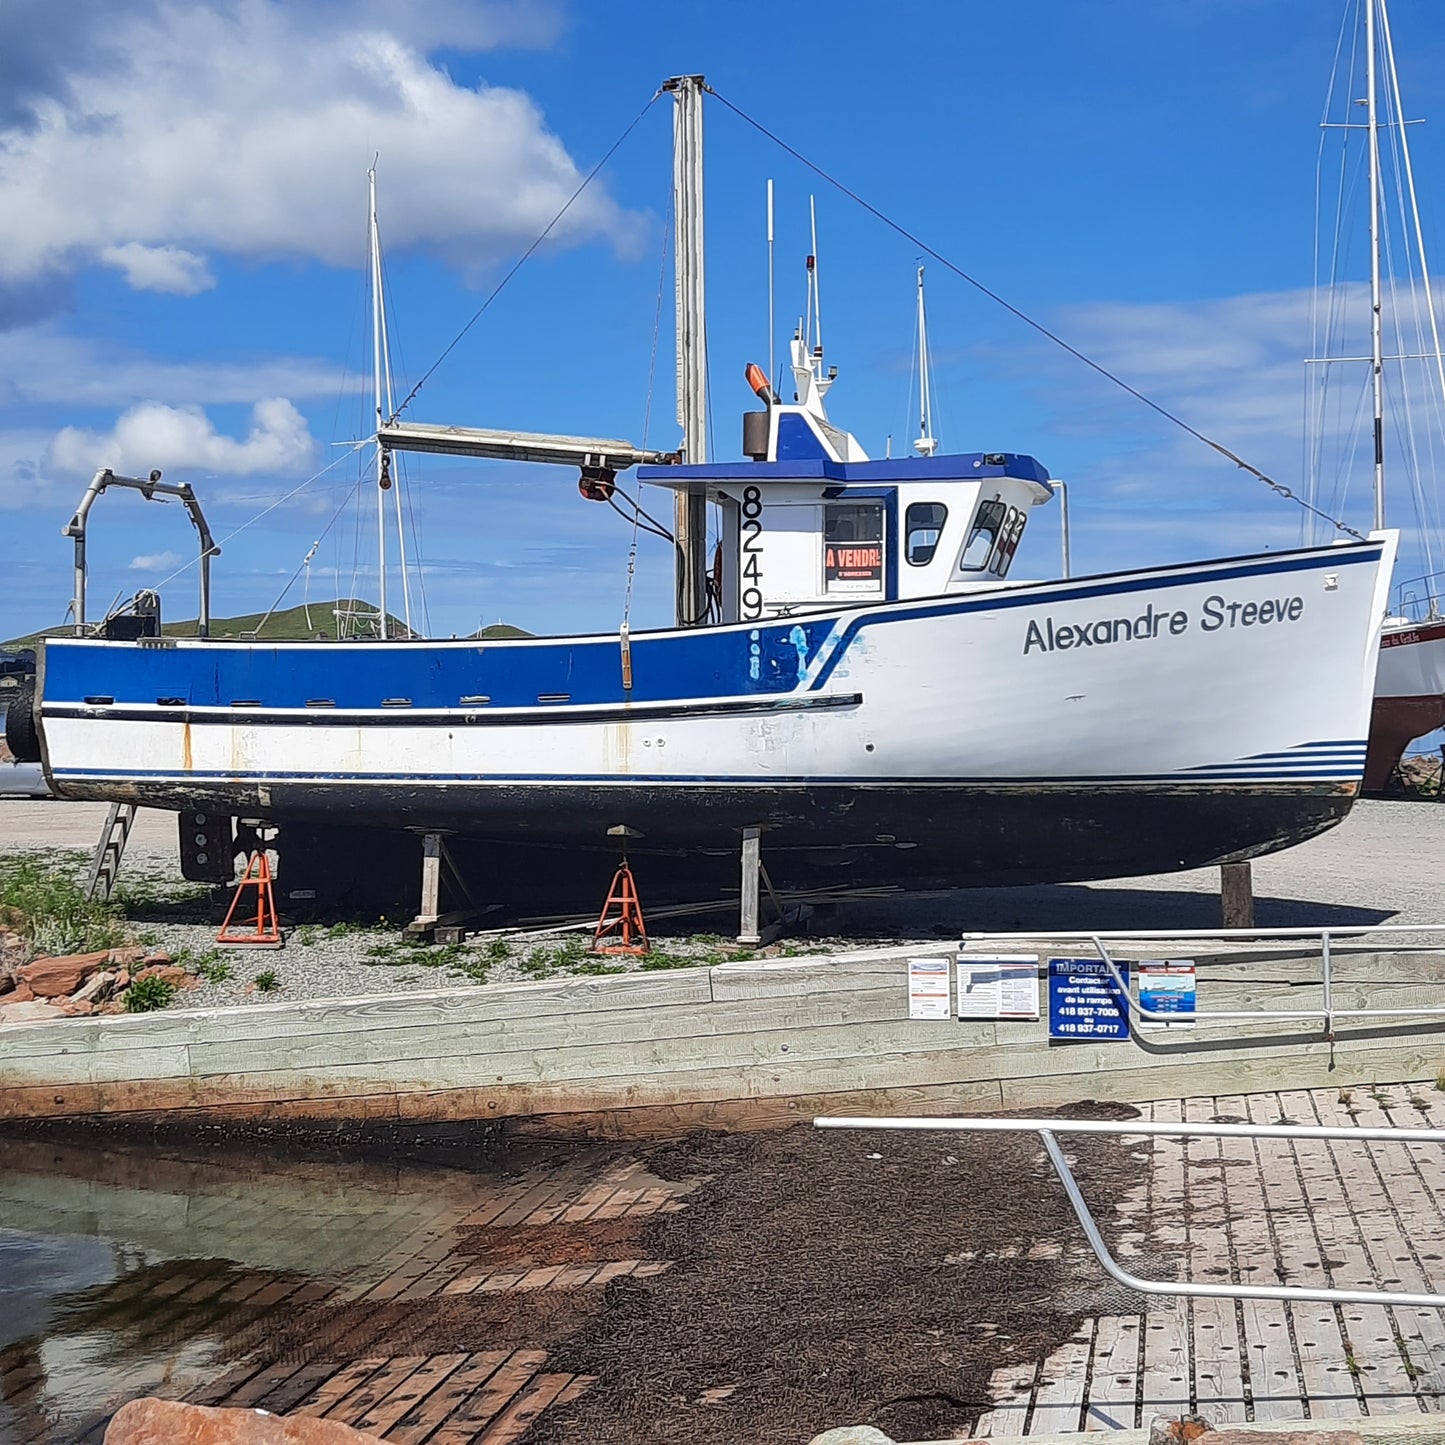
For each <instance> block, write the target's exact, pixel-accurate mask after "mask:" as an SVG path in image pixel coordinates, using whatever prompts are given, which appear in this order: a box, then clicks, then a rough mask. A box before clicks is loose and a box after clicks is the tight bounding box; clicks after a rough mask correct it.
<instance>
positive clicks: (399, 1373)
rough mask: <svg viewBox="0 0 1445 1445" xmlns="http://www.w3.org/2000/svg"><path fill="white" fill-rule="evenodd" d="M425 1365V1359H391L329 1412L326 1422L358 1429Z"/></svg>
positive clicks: (411, 1356)
mask: <svg viewBox="0 0 1445 1445" xmlns="http://www.w3.org/2000/svg"><path fill="white" fill-rule="evenodd" d="M424 1364H426V1356H425V1355H392V1356H391V1357H390V1358H388V1359H387V1361H386V1363H385V1364H384V1365H382V1367H381V1368H380V1369H379V1370H374V1371H373V1372H372V1373H371V1374H370V1375H369V1376H368V1377H367V1378H366V1379H365V1380H363V1381H361V1382H360V1383H358V1384H357V1385H356V1387H355V1388H354V1389H353V1390H352V1391H351V1392H350V1393H349V1394H346V1395H343V1396H342V1397H341V1398H340V1399H339V1400H337V1401H336V1403H335V1404H334V1405H332V1406H331V1407H330V1408H329V1409H327V1410H326V1411H325V1412H324V1418H326V1419H328V1420H340V1421H341V1423H342V1424H343V1425H351V1426H355V1424H356V1422H357V1421H358V1420H359V1419H360V1418H361V1417H362V1416H363V1415H364V1414H366V1412H367V1411H368V1410H370V1409H371V1408H372V1406H373V1405H376V1404H377V1403H379V1402H380V1401H382V1400H384V1399H385V1398H386V1397H387V1396H388V1395H389V1394H391V1392H392V1391H393V1390H394V1389H396V1387H397V1386H398V1385H400V1384H402V1383H403V1382H404V1381H406V1380H409V1379H410V1378H411V1377H412V1376H413V1375H414V1374H415V1373H416V1372H417V1371H418V1370H419V1369H420V1368H421V1367H422V1366H423V1365H424Z"/></svg>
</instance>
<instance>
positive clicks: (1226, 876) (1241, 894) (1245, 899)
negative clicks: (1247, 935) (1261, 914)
mask: <svg viewBox="0 0 1445 1445" xmlns="http://www.w3.org/2000/svg"><path fill="white" fill-rule="evenodd" d="M1219 913H1220V920H1221V922H1222V923H1223V925H1224V927H1225V928H1253V927H1254V879H1253V876H1252V874H1251V871H1250V865H1249V864H1248V863H1221V864H1220V865H1219Z"/></svg>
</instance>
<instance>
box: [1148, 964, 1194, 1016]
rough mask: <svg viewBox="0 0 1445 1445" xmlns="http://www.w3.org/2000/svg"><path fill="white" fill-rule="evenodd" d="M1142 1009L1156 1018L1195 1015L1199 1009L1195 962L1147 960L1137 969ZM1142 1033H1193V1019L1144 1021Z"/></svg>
mask: <svg viewBox="0 0 1445 1445" xmlns="http://www.w3.org/2000/svg"><path fill="white" fill-rule="evenodd" d="M1134 968H1135V971H1136V977H1137V978H1138V980H1139V1006H1140V1007H1141V1008H1145V1009H1148V1010H1149V1011H1150V1012H1151V1013H1156V1014H1192V1013H1193V1012H1194V1010H1195V1009H1196V1008H1197V1007H1198V997H1199V995H1198V992H1197V989H1196V986H1195V979H1196V975H1195V970H1194V960H1193V959H1192V958H1145V959H1140V961H1139V962H1138V963H1136V964H1135V965H1134ZM1139 1027H1140V1028H1141V1029H1192V1028H1193V1027H1194V1020H1193V1019H1192V1018H1180V1019H1167V1020H1165V1019H1143V1018H1141V1019H1140V1020H1139Z"/></svg>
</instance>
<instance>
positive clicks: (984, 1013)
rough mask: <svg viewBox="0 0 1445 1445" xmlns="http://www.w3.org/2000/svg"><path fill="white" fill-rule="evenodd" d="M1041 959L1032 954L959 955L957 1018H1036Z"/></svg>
mask: <svg viewBox="0 0 1445 1445" xmlns="http://www.w3.org/2000/svg"><path fill="white" fill-rule="evenodd" d="M1038 1016H1039V960H1038V957H1037V956H1036V955H1035V954H1029V953H998V954H982V953H960V954H959V955H958V1017H959V1020H960V1021H962V1020H964V1019H1036V1018H1038Z"/></svg>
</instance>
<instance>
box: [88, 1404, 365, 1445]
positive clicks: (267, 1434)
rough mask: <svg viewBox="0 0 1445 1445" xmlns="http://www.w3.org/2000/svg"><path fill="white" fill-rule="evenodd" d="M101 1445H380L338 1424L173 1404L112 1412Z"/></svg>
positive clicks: (304, 1417)
mask: <svg viewBox="0 0 1445 1445" xmlns="http://www.w3.org/2000/svg"><path fill="white" fill-rule="evenodd" d="M105 1445H381V1437H380V1436H379V1435H368V1434H365V1433H363V1432H362V1431H360V1430H353V1429H352V1428H351V1426H350V1425H343V1424H341V1423H340V1422H339V1421H337V1420H317V1419H315V1418H313V1417H312V1416H309V1415H289V1416H288V1415H270V1414H267V1412H266V1411H265V1410H212V1409H208V1408H207V1407H206V1406H204V1405H186V1404H182V1403H181V1402H180V1401H177V1400H155V1399H144V1400H132V1401H131V1402H130V1403H129V1404H128V1405H122V1406H121V1407H120V1409H119V1410H117V1411H116V1412H115V1415H114V1416H113V1417H112V1419H111V1422H110V1424H109V1426H108V1427H107V1428H106V1432H105Z"/></svg>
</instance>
